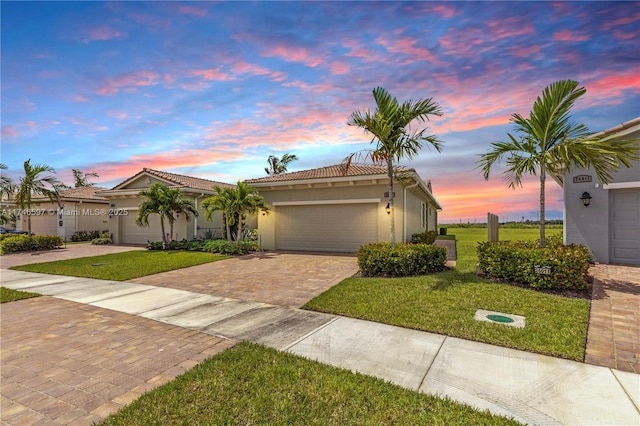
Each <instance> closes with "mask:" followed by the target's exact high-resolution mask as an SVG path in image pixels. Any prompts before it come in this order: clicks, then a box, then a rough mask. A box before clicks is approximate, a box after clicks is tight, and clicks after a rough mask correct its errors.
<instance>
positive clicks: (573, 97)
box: [478, 80, 638, 247]
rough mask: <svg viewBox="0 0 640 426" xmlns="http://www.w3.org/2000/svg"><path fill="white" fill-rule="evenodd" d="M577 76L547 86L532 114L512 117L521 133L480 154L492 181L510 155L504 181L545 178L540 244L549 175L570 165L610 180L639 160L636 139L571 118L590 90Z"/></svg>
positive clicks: (542, 181)
mask: <svg viewBox="0 0 640 426" xmlns="http://www.w3.org/2000/svg"><path fill="white" fill-rule="evenodd" d="M579 85H580V83H578V82H577V81H574V80H561V81H557V82H555V83H552V84H550V85H549V86H547V87H546V88H545V89H544V90H543V92H542V97H538V99H536V101H535V103H534V104H533V109H532V110H531V112H530V113H529V117H528V118H525V117H523V116H521V115H520V114H513V115H512V116H511V120H510V121H511V123H513V124H514V126H515V131H516V133H517V136H518V137H516V136H514V135H512V134H510V133H508V134H507V136H508V137H509V140H508V141H507V142H494V143H492V144H491V147H492V149H490V150H489V151H488V152H487V153H485V154H482V155H481V156H480V160H479V165H478V167H479V168H481V169H482V172H483V175H484V178H485V179H486V180H488V179H489V174H490V172H491V167H492V166H493V165H494V164H495V163H496V162H498V161H500V160H501V159H502V158H503V157H504V156H507V166H508V167H507V170H505V171H504V176H503V180H504V181H505V182H506V183H507V184H508V186H509V187H510V188H514V189H515V187H516V185H519V186H522V177H523V176H524V175H526V174H529V175H537V174H538V175H539V176H540V247H544V240H545V182H546V177H547V174H551V175H552V176H561V175H562V174H564V173H565V172H568V171H570V169H571V167H574V166H577V167H581V168H587V167H593V168H594V170H595V173H596V175H597V176H598V179H600V181H601V182H602V183H608V182H610V181H611V180H612V179H613V175H614V174H615V171H616V170H617V169H618V168H619V166H620V164H623V165H625V166H626V167H631V162H632V161H634V160H638V142H637V140H620V139H616V140H613V139H611V138H604V137H594V136H591V135H590V133H589V130H588V129H587V127H586V126H585V125H584V124H582V123H576V122H573V121H571V116H570V115H569V113H570V112H571V109H572V108H573V106H574V104H575V102H576V101H577V100H578V99H579V98H580V97H581V96H583V95H584V94H585V93H586V92H587V90H586V89H585V88H584V87H579Z"/></svg>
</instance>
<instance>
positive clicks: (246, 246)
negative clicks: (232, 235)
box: [204, 240, 260, 255]
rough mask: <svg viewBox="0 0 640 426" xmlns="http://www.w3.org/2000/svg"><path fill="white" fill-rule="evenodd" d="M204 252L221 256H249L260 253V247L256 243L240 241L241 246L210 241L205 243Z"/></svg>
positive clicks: (224, 241) (220, 241)
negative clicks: (255, 252)
mask: <svg viewBox="0 0 640 426" xmlns="http://www.w3.org/2000/svg"><path fill="white" fill-rule="evenodd" d="M204 251H208V252H209V253H220V254H234V255H235V254H247V253H249V252H252V251H260V246H259V245H258V243H257V242H255V241H240V244H236V243H235V242H234V243H231V244H230V243H228V242H227V240H209V241H205V243H204Z"/></svg>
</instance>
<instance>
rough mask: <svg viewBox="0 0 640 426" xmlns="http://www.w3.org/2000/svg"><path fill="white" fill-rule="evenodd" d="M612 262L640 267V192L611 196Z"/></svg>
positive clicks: (626, 191) (627, 191)
mask: <svg viewBox="0 0 640 426" xmlns="http://www.w3.org/2000/svg"><path fill="white" fill-rule="evenodd" d="M611 200H612V203H611V213H610V215H611V261H612V262H613V263H624V264H629V265H640V190H637V189H628V190H616V191H612V194H611Z"/></svg>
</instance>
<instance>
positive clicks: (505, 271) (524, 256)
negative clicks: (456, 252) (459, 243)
mask: <svg viewBox="0 0 640 426" xmlns="http://www.w3.org/2000/svg"><path fill="white" fill-rule="evenodd" d="M477 252H478V269H479V270H480V273H481V274H484V275H486V276H488V277H490V278H497V279H501V280H505V281H511V282H516V283H521V284H526V285H528V286H529V287H531V288H536V289H554V290H568V289H572V290H584V289H587V288H589V280H588V278H589V275H588V269H589V262H590V261H591V254H590V253H589V250H588V249H587V247H586V246H584V245H575V244H571V245H568V246H565V245H562V243H561V242H559V239H549V240H547V242H546V247H544V248H541V247H539V243H538V242H537V241H516V242H513V243H510V242H493V243H490V242H486V243H478V247H477ZM542 266H545V267H546V266H549V267H550V271H549V270H545V271H542V270H541V269H540V267H542ZM541 272H545V273H541ZM546 272H549V273H548V274H547V273H546Z"/></svg>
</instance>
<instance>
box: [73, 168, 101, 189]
mask: <svg viewBox="0 0 640 426" xmlns="http://www.w3.org/2000/svg"><path fill="white" fill-rule="evenodd" d="M71 171H72V172H73V180H74V184H73V186H74V188H83V187H86V186H94V185H95V183H93V182H90V181H89V178H97V177H100V176H99V175H98V173H83V172H82V170H80V169H71Z"/></svg>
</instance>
